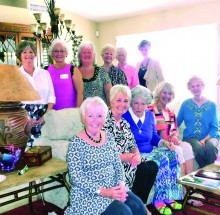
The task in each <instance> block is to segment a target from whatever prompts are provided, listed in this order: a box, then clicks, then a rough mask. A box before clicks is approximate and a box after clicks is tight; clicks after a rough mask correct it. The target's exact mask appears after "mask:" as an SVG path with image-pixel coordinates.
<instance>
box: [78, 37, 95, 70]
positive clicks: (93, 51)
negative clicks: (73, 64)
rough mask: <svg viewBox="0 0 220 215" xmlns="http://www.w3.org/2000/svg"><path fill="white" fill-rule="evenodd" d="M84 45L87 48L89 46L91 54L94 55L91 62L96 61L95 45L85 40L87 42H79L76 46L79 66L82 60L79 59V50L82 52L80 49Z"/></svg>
mask: <svg viewBox="0 0 220 215" xmlns="http://www.w3.org/2000/svg"><path fill="white" fill-rule="evenodd" d="M86 47H88V48H90V49H91V50H92V53H93V55H94V61H93V64H95V62H96V52H95V46H94V44H93V43H92V42H89V41H87V42H84V43H81V44H80V45H79V47H78V53H77V58H78V62H79V66H82V61H81V59H80V54H81V52H82V49H83V48H86Z"/></svg>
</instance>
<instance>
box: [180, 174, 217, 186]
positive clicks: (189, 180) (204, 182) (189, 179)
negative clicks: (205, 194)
mask: <svg viewBox="0 0 220 215" xmlns="http://www.w3.org/2000/svg"><path fill="white" fill-rule="evenodd" d="M182 181H184V182H186V183H195V184H198V185H202V186H205V187H209V188H214V189H220V180H214V179H207V178H201V177H196V176H195V172H194V173H192V174H191V175H187V176H185V177H183V178H182Z"/></svg>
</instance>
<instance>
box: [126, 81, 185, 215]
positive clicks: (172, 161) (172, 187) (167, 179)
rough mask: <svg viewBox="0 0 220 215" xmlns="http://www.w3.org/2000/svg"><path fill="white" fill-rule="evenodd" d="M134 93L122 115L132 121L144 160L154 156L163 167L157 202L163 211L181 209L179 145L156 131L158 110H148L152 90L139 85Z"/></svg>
mask: <svg viewBox="0 0 220 215" xmlns="http://www.w3.org/2000/svg"><path fill="white" fill-rule="evenodd" d="M131 96H132V98H131V102H130V104H131V108H129V110H128V111H127V112H126V113H125V114H123V116H122V117H123V118H124V119H126V120H127V121H128V122H129V124H130V128H131V130H132V133H133V135H134V138H135V140H136V144H137V146H138V149H139V151H140V153H141V157H142V160H143V161H149V160H153V161H155V162H156V163H157V165H158V167H159V171H158V173H157V177H156V181H155V183H154V186H155V195H154V202H153V204H154V206H155V207H156V209H157V210H158V211H159V212H160V214H166V215H168V214H172V211H171V210H170V208H169V207H168V206H170V207H171V208H172V209H177V210H178V209H181V208H182V205H181V204H179V203H177V202H176V201H175V200H181V199H182V197H183V196H182V195H183V192H182V187H181V186H180V185H178V184H177V181H176V180H177V178H178V177H179V176H180V175H181V173H180V164H179V161H178V156H177V153H176V151H174V149H175V146H174V144H173V143H172V142H167V141H165V140H163V139H161V137H160V136H159V135H158V134H157V131H156V126H155V118H154V114H153V113H152V112H151V111H149V110H146V109H147V105H148V104H149V103H150V102H151V100H152V96H151V92H150V90H148V89H147V88H146V87H143V86H140V85H138V86H136V87H135V88H134V89H132V91H131Z"/></svg>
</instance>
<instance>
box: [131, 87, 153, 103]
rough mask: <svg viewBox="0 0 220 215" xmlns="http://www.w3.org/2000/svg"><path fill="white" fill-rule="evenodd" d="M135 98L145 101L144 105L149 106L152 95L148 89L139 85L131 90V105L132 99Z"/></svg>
mask: <svg viewBox="0 0 220 215" xmlns="http://www.w3.org/2000/svg"><path fill="white" fill-rule="evenodd" d="M136 98H142V99H144V100H145V102H146V104H147V105H149V104H151V102H152V98H153V96H152V93H151V91H150V90H149V89H147V88H146V87H143V86H141V85H137V86H136V87H135V88H133V89H132V90H131V102H130V104H131V105H132V103H133V101H134V99H136Z"/></svg>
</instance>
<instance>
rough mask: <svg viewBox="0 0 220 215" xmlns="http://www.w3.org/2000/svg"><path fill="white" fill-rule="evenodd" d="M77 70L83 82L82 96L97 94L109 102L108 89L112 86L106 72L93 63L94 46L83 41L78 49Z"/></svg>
mask: <svg viewBox="0 0 220 215" xmlns="http://www.w3.org/2000/svg"><path fill="white" fill-rule="evenodd" d="M78 60H79V67H78V68H79V71H80V72H81V74H82V78H83V84H84V97H83V99H86V98H88V97H94V96H99V97H100V98H102V99H103V100H104V101H105V102H106V103H107V104H109V90H110V89H111V87H112V84H111V80H110V78H109V76H108V74H107V73H106V72H105V71H103V70H100V67H98V66H97V65H96V64H95V47H94V45H93V43H91V42H84V43H82V44H81V45H80V46H79V49H78Z"/></svg>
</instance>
